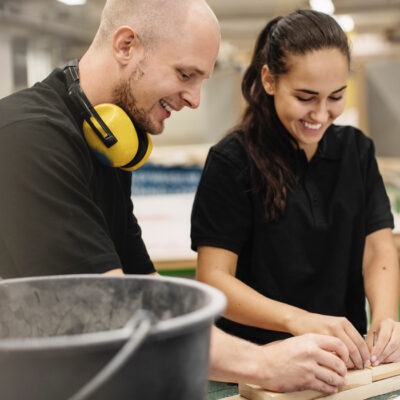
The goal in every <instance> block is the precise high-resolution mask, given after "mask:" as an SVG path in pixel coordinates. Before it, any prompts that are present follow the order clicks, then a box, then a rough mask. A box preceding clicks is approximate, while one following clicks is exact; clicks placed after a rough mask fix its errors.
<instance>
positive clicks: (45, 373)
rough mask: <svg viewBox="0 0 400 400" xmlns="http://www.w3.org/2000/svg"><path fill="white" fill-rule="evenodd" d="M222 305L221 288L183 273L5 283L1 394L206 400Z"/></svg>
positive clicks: (33, 399) (0, 296)
mask: <svg viewBox="0 0 400 400" xmlns="http://www.w3.org/2000/svg"><path fill="white" fill-rule="evenodd" d="M224 307H225V297H224V296H223V295H222V294H221V293H220V292H219V291H217V290H215V289H213V288H211V287H209V286H207V285H204V284H201V283H200V282H197V281H194V280H190V279H183V278H156V277H148V276H134V275H130V276H124V277H109V276H99V275H65V276H52V277H40V278H21V279H9V280H3V281H0V371H1V373H0V394H1V396H0V397H1V399H2V400H21V399H23V400H25V399H27V400H28V399H29V400H39V399H40V400H47V399H49V400H68V399H73V400H78V399H79V400H81V399H85V400H86V399H91V400H94V399H96V400H103V399H104V400H106V399H107V400H125V399H126V400H161V399H162V400H180V399H181V400H189V399H190V400H203V399H204V396H205V390H206V382H207V373H208V351H209V340H210V331H211V325H212V324H213V321H214V319H215V318H216V317H217V316H218V315H219V314H220V313H221V311H222V310H223V309H224ZM142 310H145V312H144V313H143V312H142ZM148 313H149V314H150V315H152V317H151V318H150V319H149V318H148V317H147V315H148ZM93 383H95V384H94V385H93ZM91 384H92V386H91V387H90V388H89V386H90V385H91ZM86 389H88V390H86Z"/></svg>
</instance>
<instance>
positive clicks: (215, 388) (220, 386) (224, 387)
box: [207, 381, 400, 400]
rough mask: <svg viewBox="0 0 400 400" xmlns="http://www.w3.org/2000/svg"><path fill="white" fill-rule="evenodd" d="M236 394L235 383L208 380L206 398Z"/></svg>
mask: <svg viewBox="0 0 400 400" xmlns="http://www.w3.org/2000/svg"><path fill="white" fill-rule="evenodd" d="M236 394H238V388H237V385H235V384H233V383H223V382H214V381H209V382H208V395H207V400H219V399H223V398H225V397H229V396H234V395H236ZM394 395H399V396H400V390H396V391H394V392H390V393H386V394H381V395H379V396H373V397H368V400H387V399H389V398H390V397H391V396H394ZM354 400H361V399H354Z"/></svg>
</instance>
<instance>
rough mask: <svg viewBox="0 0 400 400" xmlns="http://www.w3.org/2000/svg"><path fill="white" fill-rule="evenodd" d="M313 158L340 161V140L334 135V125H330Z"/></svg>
mask: <svg viewBox="0 0 400 400" xmlns="http://www.w3.org/2000/svg"><path fill="white" fill-rule="evenodd" d="M315 157H318V158H324V159H327V160H340V159H341V157H342V152H341V148H340V140H339V137H338V135H337V133H336V125H333V124H332V125H330V126H329V127H328V129H327V130H326V132H325V134H324V136H323V137H322V139H321V141H320V142H319V144H318V149H317V152H316V154H315Z"/></svg>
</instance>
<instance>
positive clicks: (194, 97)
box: [182, 85, 201, 108]
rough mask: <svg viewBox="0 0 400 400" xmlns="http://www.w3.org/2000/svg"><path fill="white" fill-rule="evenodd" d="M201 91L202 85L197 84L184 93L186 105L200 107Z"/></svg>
mask: <svg viewBox="0 0 400 400" xmlns="http://www.w3.org/2000/svg"><path fill="white" fill-rule="evenodd" d="M200 92H201V86H200V85H196V86H194V87H192V88H190V89H188V90H185V91H184V92H183V93H182V98H183V100H184V102H185V105H186V107H190V108H198V107H199V105H200Z"/></svg>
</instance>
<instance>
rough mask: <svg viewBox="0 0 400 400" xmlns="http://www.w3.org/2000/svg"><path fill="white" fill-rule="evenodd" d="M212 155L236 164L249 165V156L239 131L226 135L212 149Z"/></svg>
mask: <svg viewBox="0 0 400 400" xmlns="http://www.w3.org/2000/svg"><path fill="white" fill-rule="evenodd" d="M210 153H212V154H214V155H216V156H218V157H221V158H224V159H225V160H227V161H230V162H232V163H234V164H238V163H239V164H245V163H247V154H246V150H245V148H244V145H243V142H242V137H241V133H240V132H239V131H232V132H230V133H228V134H227V135H225V136H224V137H223V138H222V139H221V140H220V141H219V142H218V143H216V144H215V145H214V146H212V147H211V149H210Z"/></svg>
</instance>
